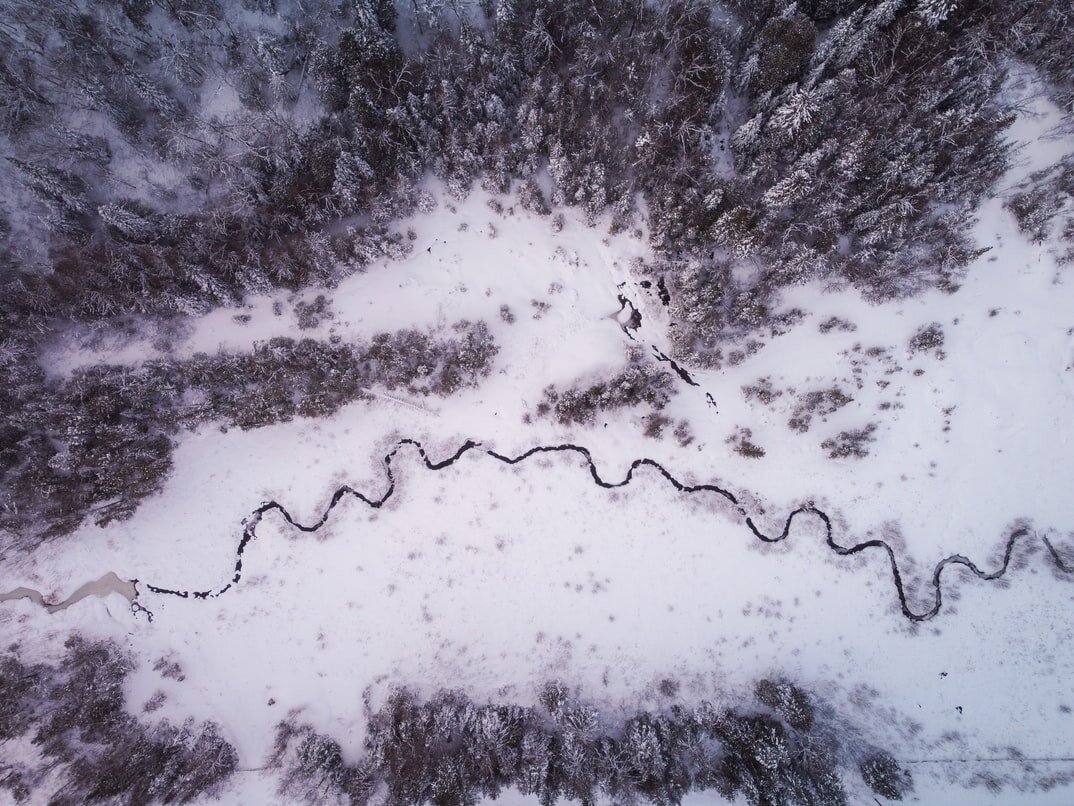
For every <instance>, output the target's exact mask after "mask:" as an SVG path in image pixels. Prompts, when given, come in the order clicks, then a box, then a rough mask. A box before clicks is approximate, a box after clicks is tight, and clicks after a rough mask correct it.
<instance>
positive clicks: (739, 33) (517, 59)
mask: <svg viewBox="0 0 1074 806" xmlns="http://www.w3.org/2000/svg"><path fill="white" fill-rule="evenodd" d="M3 6H4V24H3V26H0V53H2V54H3V55H2V56H0V135H2V137H3V143H4V146H3V147H4V153H5V157H6V160H5V165H6V169H5V170H3V171H0V187H2V189H3V190H4V194H3V198H5V199H6V200H7V202H6V204H7V209H6V210H3V211H2V212H3V214H2V215H0V237H2V238H3V245H2V246H0V282H2V287H3V293H0V299H2V303H0V305H2V308H0V312H2V314H3V317H4V319H5V320H6V321H8V323H9V324H10V323H11V322H12V321H13V320H15V321H23V320H25V319H27V318H29V319H32V320H33V321H34V322H35V323H36V325H37V326H38V327H45V326H47V322H48V321H49V320H51V319H55V318H61V319H62V318H72V317H73V318H83V319H99V318H108V317H111V316H114V315H117V314H119V313H124V312H131V311H138V312H151V313H174V312H190V311H199V310H205V309H206V308H208V307H212V306H214V305H219V304H223V303H227V302H233V301H235V300H236V299H238V298H240V297H241V296H242V295H243V294H244V293H247V292H249V291H253V290H264V289H265V288H269V287H288V288H297V287H302V286H305V285H308V284H311V283H316V284H331V283H334V282H336V281H338V280H339V279H340V278H341V277H342V276H344V275H345V274H346V273H348V272H351V271H355V270H358V269H360V268H362V267H363V266H364V265H366V264H367V263H368V262H369V260H370V259H372V258H373V257H376V256H378V255H384V254H394V253H398V252H400V251H401V250H405V249H406V244H405V243H402V242H401V240H400V239H399V238H398V237H397V236H396V237H393V236H392V235H391V234H390V233H389V232H388V231H387V230H386V229H385V225H386V224H388V223H389V222H391V221H392V220H393V219H395V218H396V217H397V216H399V215H400V214H401V213H403V212H408V211H411V210H414V209H418V208H421V207H422V203H423V191H422V190H421V188H420V185H421V183H422V182H423V181H424V179H425V177H426V175H427V173H428V172H430V171H431V172H432V173H433V174H435V175H436V176H437V177H439V178H440V179H441V180H442V181H444V182H445V183H446V184H447V186H448V188H449V189H450V190H451V192H452V193H454V194H455V195H458V196H464V195H465V194H466V193H467V192H469V190H470V188H471V187H472V186H473V185H474V184H475V183H477V182H480V183H481V184H482V185H483V186H485V187H486V188H488V189H490V190H492V191H495V192H500V193H506V192H508V191H509V190H512V189H513V190H515V191H516V192H518V193H519V196H520V199H521V200H523V203H524V204H525V205H526V206H528V207H530V208H531V209H534V210H536V211H538V212H543V211H545V210H547V209H548V208H549V204H550V203H551V204H556V205H563V204H567V205H575V206H578V207H580V208H582V209H583V210H584V211H585V212H586V213H587V214H588V215H589V216H590V217H591V218H592V219H594V220H595V219H596V218H597V217H598V216H600V215H602V214H605V213H608V214H610V216H611V220H612V226H613V227H625V226H629V225H630V224H631V223H632V222H634V221H635V220H636V219H637V217H638V215H639V210H641V209H644V211H645V213H646V218H647V222H648V225H649V232H650V235H651V238H652V241H653V243H654V245H655V246H656V248H657V250H658V252H659V254H660V255H661V256H662V258H663V260H664V264H663V267H664V269H666V271H667V273H668V275H669V288H670V290H671V292H672V296H673V298H675V297H677V305H676V308H675V311H676V316H677V318H678V319H680V320H681V322H682V323H683V324H684V325H685V326H684V327H681V328H678V329H677V330H676V331H675V332H676V334H677V340H678V345H677V346H678V351H679V353H680V356H691V355H695V354H696V355H697V357H699V358H703V354H704V353H705V352H706V351H708V350H711V348H712V343H713V341H714V340H715V339H717V338H719V336H720V335H721V334H726V333H727V332H728V331H734V330H736V329H742V328H749V327H751V326H755V325H756V323H757V321H758V319H759V318H763V316H764V314H765V311H766V309H767V306H768V305H769V303H770V302H771V298H772V295H773V294H774V293H775V292H776V291H777V290H778V289H779V288H780V287H782V286H785V285H787V284H790V283H798V282H803V281H805V280H808V279H811V278H816V277H826V278H831V279H837V280H842V281H846V282H850V283H853V284H855V285H856V286H858V287H860V288H861V289H862V290H863V291H865V292H866V293H868V294H870V295H874V296H880V297H884V296H891V295H900V294H909V293H914V292H915V291H917V290H919V289H921V288H923V287H927V286H930V285H937V284H938V285H940V286H943V287H951V286H952V285H953V284H955V283H957V279H958V276H959V273H960V271H961V270H962V269H963V268H964V267H965V266H966V264H967V263H968V261H969V260H970V259H971V258H972V257H973V255H974V253H975V250H974V247H973V245H972V244H971V243H970V242H969V240H968V239H967V237H966V227H967V222H968V220H969V216H970V214H971V212H972V210H973V208H974V206H975V204H976V203H977V201H978V200H979V199H980V197H981V195H982V194H983V193H985V192H986V191H987V190H988V189H989V187H990V186H991V184H992V183H993V181H994V180H995V179H996V177H997V176H998V175H999V174H1000V172H1002V170H1003V169H1004V167H1005V165H1006V162H1007V148H1006V146H1005V143H1004V140H1003V131H1004V129H1005V128H1006V127H1007V126H1008V125H1009V124H1010V122H1011V120H1012V113H1011V109H1010V108H1009V106H1008V105H1007V104H1006V103H1005V101H1004V98H1003V95H1002V93H1001V92H1000V88H1001V84H1002V82H1003V79H1004V75H1005V70H1006V69H1007V65H1008V64H1009V62H1010V59H1011V58H1017V59H1022V60H1026V61H1029V62H1031V63H1033V64H1035V65H1036V66H1037V67H1038V68H1039V69H1040V71H1041V73H1042V74H1043V75H1044V77H1045V78H1046V79H1047V80H1048V81H1049V82H1051V86H1052V87H1053V89H1054V91H1055V93H1056V97H1057V99H1058V100H1060V101H1061V102H1062V103H1064V104H1065V105H1066V107H1067V108H1068V109H1069V106H1070V104H1069V102H1068V101H1069V99H1070V92H1071V86H1074V82H1072V76H1074V56H1071V54H1072V53H1074V47H1071V46H1070V45H1071V36H1072V34H1071V33H1070V32H1071V30H1074V26H1072V25H1071V22H1074V18H1072V15H1074V12H1072V11H1071V10H1070V9H1069V8H1067V7H1066V5H1065V4H1055V3H1052V2H1050V1H1049V0H1018V1H1017V2H1013V3H1012V2H999V0H801V2H793V1H792V0H760V1H759V2H758V1H757V0H721V1H720V2H716V1H715V0H708V1H706V0H676V1H675V2H672V3H666V4H650V3H646V2H643V0H483V2H482V3H480V4H479V7H476V8H473V9H471V10H469V11H467V10H460V6H459V5H458V4H443V3H440V2H433V0H414V2H412V3H403V4H401V5H400V10H401V11H403V12H404V13H403V15H402V16H400V14H399V11H398V10H397V9H396V7H395V6H394V5H393V4H392V2H391V0H347V2H342V3H336V2H328V0H311V1H310V2H303V3H298V2H289V0H244V2H241V3H224V2H220V0H166V1H165V0H106V2H89V0H80V1H79V2H76V3H75V4H74V5H73V6H72V4H71V3H67V2H62V3H61V2H58V0H4V3H3ZM639 202H643V204H639ZM744 260H748V261H750V265H754V266H757V267H759V268H760V271H758V272H754V273H753V274H754V276H753V277H752V278H750V279H749V280H742V279H738V280H736V279H734V278H735V276H736V275H735V273H734V272H733V271H732V269H733V268H734V267H735V266H736V265H737V264H738V263H740V262H741V261H744Z"/></svg>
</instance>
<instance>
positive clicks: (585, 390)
mask: <svg viewBox="0 0 1074 806" xmlns="http://www.w3.org/2000/svg"><path fill="white" fill-rule="evenodd" d="M676 392H677V389H676V387H675V379H674V377H673V376H672V374H671V373H670V372H668V371H667V370H664V369H661V368H659V367H658V366H656V364H654V363H653V362H652V361H646V360H645V356H644V353H643V351H642V350H641V348H640V347H634V348H632V349H631V350H630V352H629V353H628V363H627V368H626V369H624V370H622V371H621V372H617V373H616V374H614V375H612V376H610V377H608V378H602V379H599V380H597V381H594V382H592V383H590V384H588V385H584V386H572V387H570V388H569V389H564V390H562V391H561V390H559V389H556V387H555V386H549V387H548V388H547V389H545V391H544V399H543V400H542V401H541V402H540V403H538V404H537V415H538V416H540V417H553V418H554V419H555V420H556V421H557V422H559V423H560V424H562V425H570V424H572V423H576V424H580V425H588V424H591V423H593V422H594V421H595V420H596V418H597V415H598V414H599V413H600V412H602V411H609V410H614V409H620V408H624V407H631V406H641V405H644V406H646V407H647V408H648V409H649V410H650V413H656V412H659V411H660V410H661V409H663V408H664V406H666V405H667V404H668V401H670V400H671V397H672V395H674V394H675V393H676Z"/></svg>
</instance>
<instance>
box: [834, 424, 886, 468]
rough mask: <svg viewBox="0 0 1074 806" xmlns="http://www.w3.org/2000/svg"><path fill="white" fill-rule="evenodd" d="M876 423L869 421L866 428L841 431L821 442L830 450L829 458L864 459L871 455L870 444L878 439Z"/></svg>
mask: <svg viewBox="0 0 1074 806" xmlns="http://www.w3.org/2000/svg"><path fill="white" fill-rule="evenodd" d="M874 433H876V423H869V424H868V425H867V426H865V427H864V428H857V429H852V430H850V431H840V432H839V433H838V434H837V435H836V436H834V437H830V438H828V439H826V440H824V441H823V442H822V443H820V446H821V447H822V448H823V449H824V450H826V451H827V452H828V458H829V459H864V458H865V457H866V456H868V455H869V445H870V444H871V443H873V442H875V441H876V437H874V436H873V434H874Z"/></svg>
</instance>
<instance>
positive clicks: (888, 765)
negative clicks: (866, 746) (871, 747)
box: [859, 753, 913, 800]
mask: <svg viewBox="0 0 1074 806" xmlns="http://www.w3.org/2000/svg"><path fill="white" fill-rule="evenodd" d="M859 770H860V771H861V777H862V780H863V781H865V783H866V784H867V785H868V786H869V788H870V789H871V790H873V792H875V793H876V794H878V795H879V796H880V797H882V798H888V799H889V800H902V799H903V796H905V795H907V794H908V793H909V792H910V791H911V790H912V789H913V781H912V779H911V778H910V773H909V772H907V771H906V770H904V769H903V768H902V767H900V766H899V762H897V761H896V760H895V759H894V758H893V757H892V756H891V755H889V754H888V753H873V754H871V755H870V756H868V757H867V758H866V759H865V760H864V761H862V762H861V765H860V767H859Z"/></svg>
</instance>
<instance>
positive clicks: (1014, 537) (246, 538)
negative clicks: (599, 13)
mask: <svg viewBox="0 0 1074 806" xmlns="http://www.w3.org/2000/svg"><path fill="white" fill-rule="evenodd" d="M406 446H411V447H413V448H414V449H415V450H416V451H417V453H418V456H419V457H420V458H421V460H422V462H423V463H424V464H425V467H426V468H427V469H429V470H442V469H444V468H446V467H450V466H451V465H453V464H454V463H455V462H457V461H458V460H459V459H460V458H462V457H463V455H465V454H466V453H468V452H469V451H471V450H473V449H475V448H478V447H480V443H478V442H474V441H473V440H467V441H466V442H464V443H463V444H462V445H460V446H459V448H458V449H457V450H456V451H455V453H453V454H452V455H451V456H449V457H448V458H446V459H443V460H441V461H438V462H434V461H432V460H431V459H430V458H429V456H428V454H427V453H426V452H425V448H424V446H422V444H421V443H420V442H418V441H417V440H414V439H409V438H407V439H401V440H399V442H398V443H397V444H396V446H395V447H394V448H393V449H392V450H391V451H390V452H389V453H388V454H387V455H386V456H385V457H384V460H383V463H384V468H385V472H386V475H387V479H388V487H387V489H386V490H385V492H384V494H383V495H381V496H380V497H379V498H370V497H369V496H367V495H365V494H364V493H362V492H360V491H358V490H355V489H354V488H353V487H350V486H348V485H344V486H342V487H339V488H338V489H336V491H335V492H334V493H333V494H332V498H331V500H330V501H329V503H328V506H327V507H326V508H325V510H324V512H323V513H322V514H321V516H320V518H318V519H317V520H316V521H315V522H313V523H311V524H303V523H301V522H299V521H297V520H295V518H294V517H293V516H292V515H291V513H290V512H289V511H288V510H287V508H286V507H285V506H283V505H282V504H280V503H279V502H277V501H266V502H264V503H262V504H261V505H260V506H259V507H258V508H257V509H255V510H254V511H253V512H252V513H251V514H250V515H249V516H248V517H247V518H246V519H244V521H243V533H242V538H241V539H240V540H239V545H238V548H237V549H236V552H235V555H236V558H235V573H234V576H233V577H232V578H231V581H230V582H228V583H227V584H226V585H224V586H223V587H222V588H219V589H218V590H215V591H214V590H212V589H210V590H203V591H190V590H173V589H170V588H164V587H160V586H156V585H150V584H148V583H147V584H146V587H147V588H148V589H149V590H150V591H151V592H153V593H156V594H163V595H169V596H177V597H179V598H182V599H187V598H194V599H209V598H216V597H218V596H222V595H223V594H224V593H226V592H227V591H229V590H230V589H231V588H232V587H234V586H235V585H236V584H238V582H239V581H240V580H241V578H242V570H243V555H244V553H245V552H246V548H247V546H248V545H249V544H250V542H251V541H252V540H254V539H255V538H256V537H257V526H258V524H259V523H260V522H261V518H262V516H263V515H264V514H265V513H266V512H273V511H275V512H278V513H279V514H280V515H281V516H282V517H283V518H284V520H286V521H287V523H289V524H290V525H291V526H293V527H295V528H296V529H298V530H300V531H302V532H307V533H309V532H316V531H317V530H318V529H320V528H321V527H322V526H324V525H325V523H327V522H328V519H329V517H330V516H331V514H332V510H334V509H335V507H336V505H338V504H339V502H340V501H341V500H343V498H345V497H346V496H351V497H353V498H357V499H358V500H359V501H361V502H362V503H364V504H366V505H367V506H369V507H371V508H373V509H379V508H380V507H382V506H383V505H384V504H385V503H386V502H387V501H388V499H390V498H391V497H392V495H394V493H395V489H396V487H395V475H394V473H393V471H392V461H393V460H394V458H395V455H396V454H397V453H398V452H399V450H400V449H402V448H403V447H406ZM544 453H575V454H578V455H579V456H581V457H582V458H583V459H585V462H586V464H587V466H588V468H589V475H590V477H591V478H592V480H593V483H594V484H596V485H597V486H598V487H603V488H604V489H613V488H617V487H626V486H627V485H629V484H630V482H631V480H632V479H633V478H634V471H635V470H637V469H638V468H640V467H651V468H653V469H655V470H656V471H657V472H658V473H659V474H660V475H661V476H663V477H664V479H666V480H667V482H668V483H669V484H671V486H672V487H674V488H675V489H676V490H678V491H679V492H682V493H702V492H707V493H714V494H716V495H718V496H722V497H723V498H725V499H727V501H729V502H730V503H731V504H733V505H735V508H736V509H737V511H738V513H739V514H740V515H741V516H742V517H743V518H744V521H745V525H746V527H747V528H748V529H749V530H750V531H751V532H752V533H753V535H754V537H756V538H757V539H758V540H760V541H762V542H764V543H779V542H782V541H784V540H786V539H787V538H788V537H790V533H791V526H792V524H793V523H794V520H795V518H797V517H799V516H802V515H811V516H813V517H815V518H817V519H818V520H819V521H820V522H821V523H822V524H823V525H824V533H825V534H824V543H825V545H826V546H827V547H828V548H829V549H831V550H832V551H833V552H834V553H835V554H837V555H839V556H840V557H849V556H852V555H855V554H859V553H862V552H864V551H866V550H867V549H878V550H880V551H883V552H884V553H885V554H886V556H887V559H888V564H889V566H890V568H891V576H892V583H893V584H894V586H895V593H896V596H897V597H898V599H899V607H900V609H901V610H902V614H903V616H905V617H906V618H907V619H909V620H910V621H913V622H924V621H929V620H931V619H932V618H934V617H935V616H936V615H937V614H938V613H939V612H940V608H941V607H942V606H943V586H942V576H943V572H944V570H945V569H946V568H947V567H948V566H951V565H955V566H961V567H963V568H965V569H967V570H968V571H970V572H971V573H972V574H973V575H974V576H975V577H977V578H978V579H980V580H983V581H985V582H992V581H995V580H998V579H1001V578H1002V577H1003V576H1005V575H1006V573H1007V570H1008V569H1009V568H1010V566H1011V558H1012V556H1013V554H1014V549H1015V546H1016V544H1018V543H1020V542H1024V539H1025V538H1027V537H1030V536H1032V537H1034V538H1036V539H1039V540H1040V541H1041V543H1043V545H1044V546H1045V548H1046V549H1047V552H1048V555H1049V556H1050V557H1051V560H1052V562H1053V563H1054V565H1055V567H1056V568H1057V569H1058V570H1059V571H1060V572H1062V573H1063V574H1069V573H1071V571H1074V567H1072V566H1071V565H1069V564H1067V563H1066V562H1065V561H1064V560H1063V558H1062V557H1061V556H1060V554H1059V552H1058V551H1056V549H1055V547H1054V546H1053V545H1052V543H1051V541H1049V540H1048V538H1047V537H1045V536H1044V535H1039V534H1037V533H1036V532H1033V531H1031V530H1030V529H1029V528H1028V527H1020V528H1017V529H1015V530H1014V531H1012V532H1011V534H1010V535H1009V536H1008V537H1007V541H1006V544H1005V546H1004V551H1003V562H1002V564H1001V565H1000V566H999V567H998V568H997V569H995V570H994V571H984V570H982V569H981V568H980V567H979V566H978V565H977V564H976V563H975V562H973V561H972V560H970V559H969V558H968V557H966V556H964V555H962V554H952V555H949V556H947V557H945V558H943V559H942V560H940V561H939V562H938V563H937V564H936V566H935V568H934V569H933V572H932V577H931V579H930V583H929V584H930V585H931V587H932V592H933V604H932V606H931V607H930V608H928V609H927V610H924V611H922V612H915V611H914V610H912V609H911V608H910V606H909V604H908V602H907V596H906V587H905V583H904V582H903V577H902V573H901V571H900V569H899V563H898V560H897V559H896V557H895V550H894V549H893V548H892V547H891V545H890V544H889V543H888V542H886V541H884V540H880V539H875V538H874V539H870V540H865V541H862V542H860V543H855V544H853V545H851V546H842V545H840V544H838V543H836V542H835V539H834V533H833V528H832V522H831V519H830V518H829V517H828V515H827V513H825V512H824V511H823V510H821V509H818V508H817V507H816V506H814V505H813V503H812V502H809V503H807V504H804V505H802V506H800V507H798V508H797V509H795V510H793V511H792V512H791V513H790V514H789V515H788V516H787V519H786V521H785V522H784V525H783V530H782V531H781V532H780V533H779V534H778V535H767V534H765V533H764V532H762V531H761V530H760V529H758V528H757V525H756V524H755V523H754V521H753V518H752V517H751V516H750V514H749V513H748V512H747V511H746V508H745V507H744V506H742V504H741V503H739V500H738V498H737V497H736V496H735V495H734V493H732V492H730V491H729V490H726V489H724V488H722V487H719V486H717V485H715V484H685V483H683V482H682V481H680V480H679V479H677V478H676V477H675V476H674V475H672V473H671V472H670V471H669V470H668V469H667V468H665V467H664V466H663V465H661V464H660V463H659V462H657V461H655V460H653V459H648V458H642V459H635V460H634V461H633V462H631V464H630V467H629V469H628V470H627V472H626V475H625V476H624V477H623V479H622V480H621V481H606V480H605V479H603V478H602V477H601V475H600V473H599V472H598V471H597V468H596V465H595V464H594V462H593V457H592V454H591V453H590V452H589V449H588V448H585V447H583V446H580V445H573V444H569V443H568V444H563V445H539V446H536V447H534V448H530V449H529V450H528V451H526V452H525V453H522V454H519V455H518V456H514V457H510V456H504V455H503V454H500V453H497V452H496V451H493V450H485V451H484V454H485V455H486V456H490V457H492V458H493V459H496V460H497V461H500V462H502V463H504V464H506V465H517V464H519V463H521V462H524V461H526V460H527V459H529V458H531V457H533V456H537V455H540V454H544ZM134 583H135V585H137V583H138V580H134ZM132 607H134V608H136V609H137V610H139V611H144V612H146V613H147V614H148V615H149V618H150V619H152V613H150V612H149V611H148V610H147V609H146V608H144V607H143V606H142V605H141V604H140V603H138V601H137V595H136V597H135V601H134V602H132Z"/></svg>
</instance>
